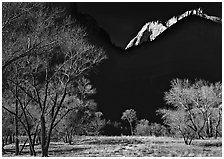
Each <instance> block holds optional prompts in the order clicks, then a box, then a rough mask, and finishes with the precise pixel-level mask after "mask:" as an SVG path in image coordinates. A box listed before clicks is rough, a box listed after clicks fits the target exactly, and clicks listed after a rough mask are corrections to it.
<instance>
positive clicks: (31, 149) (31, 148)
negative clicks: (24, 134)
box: [28, 134, 36, 156]
mask: <svg viewBox="0 0 224 159" xmlns="http://www.w3.org/2000/svg"><path fill="white" fill-rule="evenodd" d="M28 141H29V146H30V155H31V156H36V152H35V149H34V144H33V143H32V138H31V135H30V134H29V135H28Z"/></svg>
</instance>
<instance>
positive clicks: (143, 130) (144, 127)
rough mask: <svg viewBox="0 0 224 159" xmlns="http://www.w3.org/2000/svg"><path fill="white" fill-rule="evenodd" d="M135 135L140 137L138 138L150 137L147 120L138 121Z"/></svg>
mask: <svg viewBox="0 0 224 159" xmlns="http://www.w3.org/2000/svg"><path fill="white" fill-rule="evenodd" d="M135 135H140V136H148V135H150V132H149V121H148V120H146V119H141V120H140V121H138V123H137V125H136V128H135Z"/></svg>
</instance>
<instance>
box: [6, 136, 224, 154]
mask: <svg viewBox="0 0 224 159" xmlns="http://www.w3.org/2000/svg"><path fill="white" fill-rule="evenodd" d="M5 149H7V150H10V149H11V150H12V149H13V146H12V145H7V146H5ZM35 149H36V151H37V155H38V156H40V155H41V149H40V146H39V145H38V146H36V147H35ZM4 156H13V154H12V153H10V152H8V153H7V154H5V155H3V157H4ZM22 156H29V148H28V147H26V148H25V149H24V153H23V155H22ZM49 156H56V157H81V156H83V157H110V156H111V157H120V156H126V157H143V156H148V157H150V156H151V157H152V156H153V157H162V156H167V157H174V156H188V157H193V156H197V157H204V156H212V157H221V156H222V139H221V138H218V139H209V140H193V142H192V145H185V144H184V142H183V139H175V138H169V137H140V136H117V137H114V136H113V137H108V136H98V137H89V136H88V137H87V136H81V137H80V136H77V137H74V142H73V144H72V145H69V144H65V143H59V142H52V143H51V145H50V150H49Z"/></svg>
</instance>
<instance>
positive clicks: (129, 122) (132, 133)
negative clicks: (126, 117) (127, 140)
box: [129, 122, 134, 135]
mask: <svg viewBox="0 0 224 159" xmlns="http://www.w3.org/2000/svg"><path fill="white" fill-rule="evenodd" d="M129 124H130V128H131V135H134V134H133V130H132V125H131V122H129Z"/></svg>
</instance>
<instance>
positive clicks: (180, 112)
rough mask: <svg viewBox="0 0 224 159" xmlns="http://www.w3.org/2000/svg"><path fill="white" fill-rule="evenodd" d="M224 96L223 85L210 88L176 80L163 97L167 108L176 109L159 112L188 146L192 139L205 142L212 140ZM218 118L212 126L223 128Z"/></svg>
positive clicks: (205, 84)
mask: <svg viewBox="0 0 224 159" xmlns="http://www.w3.org/2000/svg"><path fill="white" fill-rule="evenodd" d="M221 96H222V85H221V83H220V82H217V83H215V84H210V83H209V82H206V81H203V80H199V81H196V82H195V83H193V84H191V83H190V81H189V80H180V79H175V80H173V81H172V82H171V89H170V90H169V91H168V92H165V97H164V99H165V101H166V102H167V104H170V105H172V106H173V108H172V109H160V110H158V112H159V113H161V114H162V115H163V116H162V117H163V119H164V120H165V122H166V124H168V125H170V127H171V128H174V129H176V130H179V131H180V132H181V134H182V136H183V137H184V140H185V143H186V144H191V141H192V139H193V138H202V139H204V137H212V136H213V133H212V127H214V126H212V122H211V120H212V116H214V115H215V116H219V115H218V114H219V113H220V110H221V109H220V107H221V103H222V98H221ZM217 110H218V111H217ZM219 117H220V116H219ZM219 117H218V118H216V119H215V118H213V124H214V123H215V125H219V124H220V118H219ZM216 130H218V129H216Z"/></svg>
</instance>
